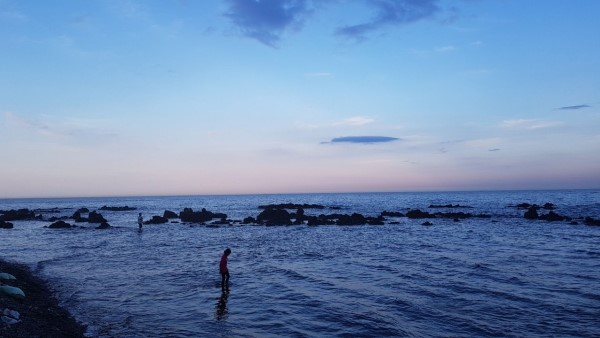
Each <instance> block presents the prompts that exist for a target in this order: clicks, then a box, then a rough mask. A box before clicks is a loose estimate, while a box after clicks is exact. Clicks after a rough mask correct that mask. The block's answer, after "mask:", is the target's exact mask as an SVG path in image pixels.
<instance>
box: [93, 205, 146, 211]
mask: <svg viewBox="0 0 600 338" xmlns="http://www.w3.org/2000/svg"><path fill="white" fill-rule="evenodd" d="M136 209H137V208H133V207H129V206H124V207H109V206H106V205H105V206H103V207H102V208H100V210H106V211H131V210H136Z"/></svg>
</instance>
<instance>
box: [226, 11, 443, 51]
mask: <svg viewBox="0 0 600 338" xmlns="http://www.w3.org/2000/svg"><path fill="white" fill-rule="evenodd" d="M223 1H224V2H225V3H226V5H227V7H226V8H227V9H226V11H225V13H224V15H225V17H227V18H229V19H230V20H231V22H232V23H233V24H234V26H236V27H237V28H238V29H239V30H240V32H241V33H242V35H244V36H246V37H249V38H252V39H255V40H257V41H259V42H260V43H262V44H264V45H267V46H270V47H277V46H278V45H279V43H280V41H281V38H282V35H283V34H284V33H285V32H287V31H289V30H291V29H294V28H297V29H299V28H301V27H302V26H303V25H304V24H305V22H306V21H307V19H308V18H309V17H310V16H311V15H312V14H313V13H315V12H318V11H320V10H322V9H323V8H325V7H328V6H337V8H335V10H338V11H341V10H344V5H345V4H344V2H341V1H336V0H327V1H325V0H260V1H258V0H223ZM352 1H354V2H360V3H362V4H364V5H365V6H367V8H368V9H369V10H371V12H372V15H371V17H370V18H369V19H367V20H365V21H364V22H360V23H348V24H346V25H342V26H340V27H338V28H337V29H336V30H335V35H337V36H340V37H343V38H348V39H352V40H356V41H362V40H365V39H367V38H368V37H369V36H370V35H371V34H373V33H375V32H378V31H381V30H382V29H384V28H387V27H393V26H400V25H404V24H409V23H413V22H417V21H419V20H424V19H427V18H431V17H433V16H434V15H436V14H437V13H438V12H440V11H441V10H440V8H439V7H438V2H439V0H352ZM444 51H449V50H444Z"/></svg>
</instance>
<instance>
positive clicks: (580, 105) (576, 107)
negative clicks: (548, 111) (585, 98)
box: [558, 104, 591, 110]
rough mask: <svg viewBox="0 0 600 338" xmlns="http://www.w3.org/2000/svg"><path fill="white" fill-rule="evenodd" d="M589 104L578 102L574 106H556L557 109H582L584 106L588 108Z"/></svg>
mask: <svg viewBox="0 0 600 338" xmlns="http://www.w3.org/2000/svg"><path fill="white" fill-rule="evenodd" d="M590 107H591V106H588V105H587V104H579V105H576V106H566V107H560V108H558V109H559V110H577V109H584V108H590Z"/></svg>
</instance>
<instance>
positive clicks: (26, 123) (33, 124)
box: [3, 112, 59, 136]
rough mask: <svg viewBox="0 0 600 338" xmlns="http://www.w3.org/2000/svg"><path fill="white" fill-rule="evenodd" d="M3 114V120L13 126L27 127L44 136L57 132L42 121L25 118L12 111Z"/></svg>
mask: <svg viewBox="0 0 600 338" xmlns="http://www.w3.org/2000/svg"><path fill="white" fill-rule="evenodd" d="M3 115H4V121H5V122H6V123H7V124H9V125H11V126H13V127H19V128H25V129H29V130H32V131H35V132H37V133H39V134H42V135H45V136H52V135H57V134H59V133H56V132H55V131H53V130H52V129H51V128H50V126H48V125H47V124H45V123H43V122H40V121H36V120H32V119H27V118H25V117H23V116H20V115H18V114H15V113H13V112H5V113H4V114H3Z"/></svg>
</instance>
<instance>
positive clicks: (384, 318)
mask: <svg viewBox="0 0 600 338" xmlns="http://www.w3.org/2000/svg"><path fill="white" fill-rule="evenodd" d="M524 202H527V203H536V204H540V205H543V204H544V203H547V202H550V203H554V204H555V205H556V207H557V208H556V210H555V212H557V213H559V214H561V215H566V216H570V217H573V218H576V221H577V222H578V224H576V225H571V224H569V223H568V222H552V223H550V222H545V221H529V220H526V219H524V218H523V213H524V210H519V209H516V208H514V207H512V206H514V205H516V204H518V203H524ZM273 203H313V204H321V205H324V206H327V207H331V208H327V209H325V210H318V211H315V210H310V209H307V210H305V211H306V214H315V213H347V214H350V213H353V212H358V213H362V214H363V215H365V216H377V215H378V214H379V213H380V212H382V211H384V210H387V211H398V212H403V213H405V212H406V211H408V210H410V209H414V208H419V209H421V210H423V211H429V212H437V211H441V212H448V211H464V212H470V213H474V214H479V213H484V214H489V215H491V218H489V219H481V218H470V219H465V220H462V221H460V222H454V221H453V220H452V219H434V220H430V221H431V222H432V223H433V225H432V226H422V225H421V224H422V223H423V222H424V220H412V219H408V218H387V221H386V224H385V225H377V226H371V225H363V226H335V225H329V226H310V227H309V226H306V225H294V226H274V227H273V226H272V227H266V226H251V225H237V224H236V225H232V226H227V225H225V226H218V227H208V226H205V225H199V224H182V223H167V224H160V225H146V226H145V227H144V229H143V231H141V232H139V231H138V229H137V213H138V212H142V213H143V214H144V216H145V218H146V219H148V218H150V217H151V216H152V215H162V213H163V211H164V210H172V211H175V212H179V211H181V210H183V208H185V207H190V208H193V209H194V210H200V209H201V208H206V209H207V210H209V211H212V212H223V213H226V214H227V215H228V217H229V218H230V219H234V220H242V219H243V218H245V217H247V216H252V217H256V216H257V215H258V214H259V213H260V210H259V209H258V208H257V207H258V206H259V205H263V204H273ZM430 204H438V205H445V204H460V205H463V206H471V207H472V208H470V209H455V210H451V209H448V210H447V209H435V210H431V209H428V206H429V205H430ZM103 205H108V206H125V205H127V206H130V207H135V208H137V210H135V211H126V212H111V211H100V212H101V213H102V215H103V216H104V217H105V218H106V219H107V220H108V222H109V223H110V224H111V225H112V226H113V228H112V229H108V230H96V229H94V225H92V224H87V223H79V224H78V225H81V226H83V228H77V229H66V230H64V229H48V228H46V227H45V226H47V225H49V224H50V222H48V221H15V222H13V223H14V225H15V228H14V229H10V230H2V229H0V236H1V237H0V238H1V240H2V245H1V246H0V257H1V258H3V259H5V260H9V261H14V262H19V263H24V264H27V265H29V266H30V267H31V268H32V269H33V271H34V272H35V273H37V274H39V275H40V276H41V277H43V278H45V279H47V280H48V281H49V282H50V284H51V286H52V288H53V289H54V290H55V292H56V294H57V296H58V298H59V299H60V301H61V303H62V304H63V305H64V306H66V307H67V308H68V309H69V310H70V311H71V312H72V313H73V314H74V316H75V317H76V318H77V319H78V320H80V321H82V322H84V323H86V324H87V325H88V326H89V331H88V335H89V336H92V337H167V336H168V337H281V336H285V337H475V336H477V337H535V336H538V337H548V336H553V337H599V336H600V325H599V321H598V318H600V227H597V226H587V225H584V224H583V222H582V221H581V220H580V219H577V218H578V217H581V216H590V217H594V218H596V219H598V218H600V191H596V190H582V191H529V192H526V191H519V192H463V193H461V192H452V193H380V194H375V193H373V194H366V193H365V194H304V195H252V196H194V197H139V198H80V199H19V200H0V210H7V209H18V208H29V209H37V208H41V209H47V208H59V209H58V211H59V213H56V214H54V213H53V214H50V213H43V215H44V217H46V218H47V217H51V216H60V215H71V214H73V212H74V211H75V210H76V209H78V208H81V207H87V208H89V209H90V210H95V209H98V208H100V207H101V206H103ZM333 207H335V208H333ZM392 222H398V223H399V224H392ZM226 247H230V248H231V250H232V254H231V256H229V270H230V272H231V286H230V292H229V293H222V292H221V289H220V287H219V282H220V275H219V273H218V264H219V259H220V257H221V254H222V252H223V250H224V249H225V248H226ZM23 315H26V314H23Z"/></svg>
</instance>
